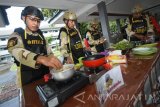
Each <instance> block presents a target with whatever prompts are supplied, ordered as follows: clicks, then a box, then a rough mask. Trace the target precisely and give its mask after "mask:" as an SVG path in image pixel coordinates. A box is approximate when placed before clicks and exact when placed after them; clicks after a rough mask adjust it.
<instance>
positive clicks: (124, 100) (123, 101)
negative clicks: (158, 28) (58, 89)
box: [23, 45, 160, 107]
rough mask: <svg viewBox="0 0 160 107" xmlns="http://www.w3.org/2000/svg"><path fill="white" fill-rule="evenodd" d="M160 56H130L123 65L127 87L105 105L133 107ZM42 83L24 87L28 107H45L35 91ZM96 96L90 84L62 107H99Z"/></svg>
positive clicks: (122, 88) (93, 86)
mask: <svg viewBox="0 0 160 107" xmlns="http://www.w3.org/2000/svg"><path fill="white" fill-rule="evenodd" d="M158 47H160V45H159V46H158ZM159 56H160V50H159V49H158V52H157V53H155V54H154V55H153V56H151V57H150V58H142V59H141V58H139V57H136V56H134V55H132V54H131V55H129V57H128V58H127V64H125V65H124V64H122V65H121V68H122V75H123V78H124V83H125V85H124V86H122V87H120V88H119V89H117V90H116V91H115V92H113V93H112V95H111V96H112V97H111V98H109V99H107V102H106V103H105V105H106V106H107V107H128V106H132V105H133V103H134V100H135V99H134V98H135V97H134V96H137V95H138V94H139V93H140V92H142V90H143V86H144V83H145V80H146V79H147V77H148V75H150V72H151V70H152V68H153V67H154V66H155V64H157V63H159V62H160V58H159ZM42 83H44V81H43V80H42V79H41V80H37V81H35V82H33V83H31V84H28V85H25V86H24V87H23V90H24V98H25V105H26V107H43V105H42V103H41V101H40V99H39V96H38V93H37V92H36V89H35V88H36V86H37V85H39V84H42ZM96 96H97V94H96V89H95V85H94V84H88V85H87V86H85V87H84V88H82V89H81V90H80V91H78V92H76V93H75V94H74V95H73V96H71V97H70V98H68V99H67V100H66V101H65V102H64V104H63V105H61V107H99V106H100V104H99V100H98V98H97V97H96ZM74 97H77V98H78V99H79V100H77V99H75V98H74Z"/></svg>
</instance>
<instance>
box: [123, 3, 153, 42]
mask: <svg viewBox="0 0 160 107" xmlns="http://www.w3.org/2000/svg"><path fill="white" fill-rule="evenodd" d="M127 21H128V25H127V28H126V32H127V35H128V39H129V40H130V41H146V40H147V39H149V38H148V35H147V33H148V32H153V26H152V25H151V24H150V21H149V20H148V19H146V18H145V17H144V16H143V15H142V7H141V6H140V5H136V6H135V7H134V9H133V10H132V16H131V17H130V18H129V19H128V20H127Z"/></svg>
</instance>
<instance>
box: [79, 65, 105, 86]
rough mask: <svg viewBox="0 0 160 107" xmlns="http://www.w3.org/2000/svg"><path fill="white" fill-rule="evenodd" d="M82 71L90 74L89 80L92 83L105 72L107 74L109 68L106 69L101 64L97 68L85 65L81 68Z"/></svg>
mask: <svg viewBox="0 0 160 107" xmlns="http://www.w3.org/2000/svg"><path fill="white" fill-rule="evenodd" d="M80 72H82V73H83V74H85V75H86V76H88V78H89V82H90V83H91V84H92V83H94V82H96V81H97V80H98V79H99V78H100V77H101V76H102V75H103V74H105V73H106V72H107V70H106V69H104V67H103V66H99V67H97V68H88V67H83V68H82V69H80Z"/></svg>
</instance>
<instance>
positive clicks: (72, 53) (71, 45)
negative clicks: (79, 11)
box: [59, 11, 85, 64]
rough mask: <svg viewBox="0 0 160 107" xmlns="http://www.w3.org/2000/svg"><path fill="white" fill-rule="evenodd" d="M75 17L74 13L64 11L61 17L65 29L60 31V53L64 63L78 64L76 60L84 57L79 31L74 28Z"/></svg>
mask: <svg viewBox="0 0 160 107" xmlns="http://www.w3.org/2000/svg"><path fill="white" fill-rule="evenodd" d="M76 20H77V16H76V14H75V13H74V12H71V11H66V12H65V13H64V15H63V21H64V23H65V25H66V26H65V27H62V28H61V29H60V33H59V38H60V46H61V48H60V51H61V53H62V54H63V56H64V57H65V58H64V59H65V60H66V63H74V64H77V63H79V61H78V59H79V58H81V57H84V56H85V53H84V45H83V43H82V38H81V35H80V33H79V31H78V30H77V29H76V27H75V22H76Z"/></svg>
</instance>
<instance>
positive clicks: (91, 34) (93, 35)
mask: <svg viewBox="0 0 160 107" xmlns="http://www.w3.org/2000/svg"><path fill="white" fill-rule="evenodd" d="M88 29H89V30H88V31H87V32H86V38H87V40H88V43H89V45H90V47H91V51H93V53H94V52H103V51H104V42H105V41H106V39H105V38H104V37H103V35H102V33H101V32H100V29H99V22H98V20H97V19H93V20H92V21H91V22H90V24H89V26H88Z"/></svg>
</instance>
